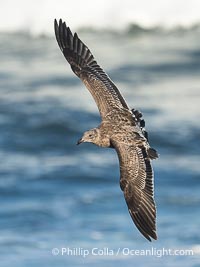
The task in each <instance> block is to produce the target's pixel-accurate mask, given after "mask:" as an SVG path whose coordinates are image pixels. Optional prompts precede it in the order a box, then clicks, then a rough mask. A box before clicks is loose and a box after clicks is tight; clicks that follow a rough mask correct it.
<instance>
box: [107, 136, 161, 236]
mask: <svg viewBox="0 0 200 267" xmlns="http://www.w3.org/2000/svg"><path fill="white" fill-rule="evenodd" d="M112 144H113V146H114V148H115V149H116V151H117V154H118V157H119V163H120V187H121V189H122V191H123V192H124V197H125V200H126V203H127V206H128V210H129V213H130V215H131V217H132V219H133V221H134V223H135V225H136V226H137V228H138V229H139V231H140V232H141V233H142V234H143V235H144V236H145V237H146V238H147V239H148V240H149V241H151V238H153V239H157V236H156V207H155V202H154V185H153V170H152V166H151V162H150V158H151V155H149V152H151V149H150V151H147V149H146V148H145V147H144V146H136V145H130V144H126V143H124V142H119V141H112ZM154 158H155V157H154Z"/></svg>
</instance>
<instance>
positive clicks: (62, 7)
mask: <svg viewBox="0 0 200 267" xmlns="http://www.w3.org/2000/svg"><path fill="white" fill-rule="evenodd" d="M0 6H1V9H0V31H21V30H25V31H29V32H31V33H34V34H40V33H46V34H53V31H52V24H53V19H54V18H55V17H56V18H60V17H61V18H63V19H65V20H66V21H67V22H68V23H69V24H70V26H71V27H73V28H75V29H76V28H78V27H84V26H93V27H95V28H105V27H111V28H117V29H120V28H123V27H125V26H126V25H127V24H129V23H131V22H135V23H139V24H141V25H143V26H152V25H165V26H170V27H171V26H173V25H177V24H179V25H185V26H188V25H191V24H193V23H196V22H198V21H200V15H199V10H200V1H199V0H190V1H182V0H151V1H146V0H140V1H137V0H123V1H121V0H101V1H94V0H84V1H82V0H77V1H67V0H59V1H53V0H35V1H31V0H16V1H13V0H7V1H3V0H0Z"/></svg>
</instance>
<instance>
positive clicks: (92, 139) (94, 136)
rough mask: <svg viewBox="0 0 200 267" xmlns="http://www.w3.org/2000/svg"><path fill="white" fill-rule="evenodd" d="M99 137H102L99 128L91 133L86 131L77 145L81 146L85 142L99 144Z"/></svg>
mask: <svg viewBox="0 0 200 267" xmlns="http://www.w3.org/2000/svg"><path fill="white" fill-rule="evenodd" d="M99 135H100V133H99V129H98V128H94V129H91V130H89V131H86V132H84V134H83V136H82V137H81V139H79V140H78V142H77V145H79V144H81V143H83V142H88V143H93V144H98V141H99Z"/></svg>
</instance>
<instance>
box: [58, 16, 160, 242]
mask: <svg viewBox="0 0 200 267" xmlns="http://www.w3.org/2000/svg"><path fill="white" fill-rule="evenodd" d="M55 34H56V39H57V42H58V45H59V47H60V49H61V51H62V53H63V54H64V56H65V58H66V59H67V61H68V62H69V64H70V65H71V68H72V70H73V71H74V73H75V74H76V75H77V76H78V77H79V78H80V79H81V80H82V81H83V83H84V84H85V85H86V87H87V88H88V90H89V91H90V93H91V94H92V96H93V98H94V100H95V102H96V104H97V107H98V109H99V112H100V115H101V118H102V122H101V124H100V125H99V126H98V127H96V128H94V129H91V130H89V131H87V132H85V133H84V135H83V137H82V138H81V139H80V140H79V142H78V143H82V142H92V143H94V144H96V145H98V146H101V147H112V148H114V149H115V150H116V151H117V154H118V157H119V162H120V187H121V189H122V191H123V192H124V197H125V200H126V203H127V206H128V210H129V213H130V215H131V217H132V219H133V221H134V223H135V225H136V226H137V228H138V229H139V231H140V232H141V233H142V234H143V235H144V236H145V237H146V238H147V239H148V240H150V241H151V238H154V239H157V236H156V223H155V221H156V207H155V202H154V188H153V170H152V167H151V162H150V161H151V159H154V158H157V157H158V156H157V152H156V151H155V150H154V149H152V148H150V146H149V143H148V137H147V132H146V131H145V130H144V120H142V119H141V117H142V115H141V113H139V112H138V111H137V110H130V109H129V107H128V105H127V104H126V102H125V100H124V98H123V97H122V95H121V94H120V92H119V90H118V89H117V87H116V86H115V85H114V83H113V82H112V81H111V80H110V78H109V77H108V76H107V74H106V73H105V72H104V71H103V70H102V68H101V67H100V66H99V65H98V64H97V62H96V61H95V59H94V57H93V55H92V54H91V52H90V50H89V49H88V47H87V46H86V45H85V44H84V43H83V42H82V41H81V40H80V39H79V38H78V36H77V34H76V33H75V34H74V35H73V34H72V33H71V31H70V29H69V28H68V27H66V24H65V23H63V22H62V20H60V21H59V25H58V24H57V21H56V20H55Z"/></svg>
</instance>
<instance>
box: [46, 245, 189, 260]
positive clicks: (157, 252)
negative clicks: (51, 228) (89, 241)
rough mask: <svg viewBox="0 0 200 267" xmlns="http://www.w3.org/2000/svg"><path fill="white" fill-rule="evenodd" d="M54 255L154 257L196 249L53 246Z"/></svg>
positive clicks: (180, 253)
mask: <svg viewBox="0 0 200 267" xmlns="http://www.w3.org/2000/svg"><path fill="white" fill-rule="evenodd" d="M51 252H52V255H53V256H58V255H60V256H80V257H83V258H85V257H87V256H108V257H109V256H119V255H121V256H136V257H137V256H153V257H158V258H160V257H163V256H193V255H194V251H193V250H192V249H171V248H164V247H163V248H159V249H158V248H155V247H152V248H151V249H131V248H126V247H125V248H115V249H111V248H108V247H103V248H98V247H94V248H90V249H86V248H82V247H77V248H70V247H62V248H53V249H52V250H51Z"/></svg>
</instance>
